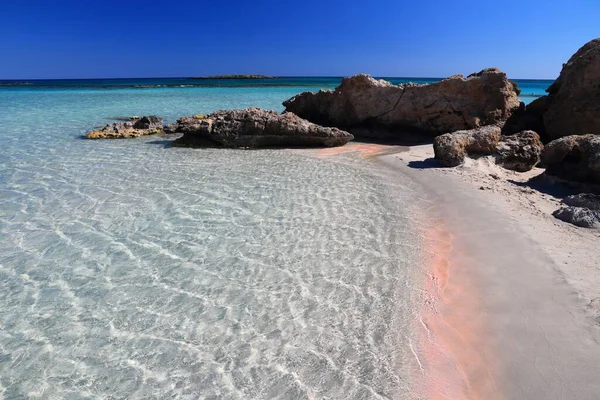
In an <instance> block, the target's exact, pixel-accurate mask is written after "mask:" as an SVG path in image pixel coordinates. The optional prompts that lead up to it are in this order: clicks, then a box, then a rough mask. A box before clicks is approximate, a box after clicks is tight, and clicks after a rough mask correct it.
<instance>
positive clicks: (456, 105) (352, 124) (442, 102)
mask: <svg viewBox="0 0 600 400" xmlns="http://www.w3.org/2000/svg"><path fill="white" fill-rule="evenodd" d="M519 104H520V102H519V88H518V87H517V85H516V84H515V83H513V82H511V81H509V80H508V79H507V77H506V74H505V73H503V72H501V71H500V70H498V69H495V68H490V69H485V70H483V71H481V72H479V73H477V74H473V75H469V76H468V77H467V78H466V79H465V78H464V77H463V76H462V75H455V76H452V77H450V78H447V79H444V80H442V81H440V82H436V83H432V84H428V85H417V84H402V85H392V84H391V83H389V82H387V81H384V80H376V79H373V78H372V77H371V76H369V75H365V74H359V75H355V76H352V77H349V78H345V79H344V80H343V81H342V83H341V85H340V86H338V87H337V88H336V89H335V91H319V92H316V93H311V92H305V93H301V94H299V95H296V96H294V97H292V98H291V99H289V100H287V101H285V102H284V103H283V105H284V106H285V108H286V111H289V112H293V113H294V114H297V115H298V116H300V117H302V118H306V119H307V120H309V121H311V122H314V123H316V124H320V125H324V126H335V127H338V128H341V129H345V130H348V131H350V132H352V133H355V134H356V135H360V136H374V137H394V136H395V135H398V134H399V132H402V131H407V130H409V131H420V132H425V133H431V134H442V133H446V132H453V131H457V130H468V129H474V128H478V127H480V126H484V125H492V124H500V123H502V122H504V121H505V120H506V119H507V118H509V117H510V116H511V114H512V113H513V111H515V110H517V109H518V108H519Z"/></svg>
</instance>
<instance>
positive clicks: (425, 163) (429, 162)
mask: <svg viewBox="0 0 600 400" xmlns="http://www.w3.org/2000/svg"><path fill="white" fill-rule="evenodd" d="M408 166H409V167H410V168H415V169H429V168H443V167H442V166H441V165H440V164H439V163H438V162H437V160H436V159H435V158H433V157H429V158H426V159H425V160H418V161H409V162H408Z"/></svg>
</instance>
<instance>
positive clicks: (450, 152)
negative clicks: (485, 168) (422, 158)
mask: <svg viewBox="0 0 600 400" xmlns="http://www.w3.org/2000/svg"><path fill="white" fill-rule="evenodd" d="M500 132H501V128H500V127H497V126H494V125H488V126H483V127H481V128H477V129H471V130H468V131H456V132H452V133H445V134H443V135H440V136H437V137H436V138H435V139H434V140H433V150H434V153H435V159H436V160H438V162H439V163H440V165H442V166H444V167H456V166H458V165H460V164H462V163H463V162H464V160H465V158H466V157H467V156H471V157H480V156H490V155H493V156H494V159H495V162H496V164H498V165H500V166H502V167H504V168H506V169H511V170H514V171H518V172H525V171H529V170H531V169H532V168H533V167H535V166H536V165H537V164H538V163H539V162H540V157H541V154H542V150H543V149H544V145H543V144H542V142H541V141H540V137H539V136H538V134H537V133H535V132H533V131H523V132H519V133H517V134H514V135H510V136H502V135H501V134H500Z"/></svg>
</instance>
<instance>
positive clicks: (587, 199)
mask: <svg viewBox="0 0 600 400" xmlns="http://www.w3.org/2000/svg"><path fill="white" fill-rule="evenodd" d="M562 202H563V203H564V204H566V205H568V206H572V207H583V208H589V209H590V210H594V211H600V195H597V194H592V193H580V194H575V195H572V196H567V197H565V198H564V199H563V201H562Z"/></svg>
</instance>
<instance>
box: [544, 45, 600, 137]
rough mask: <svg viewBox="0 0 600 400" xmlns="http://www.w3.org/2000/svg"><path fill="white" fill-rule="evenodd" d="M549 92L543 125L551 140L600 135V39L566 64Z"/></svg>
mask: <svg viewBox="0 0 600 400" xmlns="http://www.w3.org/2000/svg"><path fill="white" fill-rule="evenodd" d="M547 91H548V109H547V111H546V112H545V113H544V125H545V127H546V132H547V134H548V135H549V136H550V138H552V139H556V138H559V137H563V136H567V135H581V134H588V133H594V134H600V39H594V40H592V41H591V42H589V43H587V44H586V45H584V46H583V47H582V48H580V49H579V50H578V51H577V52H576V53H575V54H574V55H573V56H572V57H571V58H570V59H569V61H567V63H566V64H563V68H562V71H561V72H560V76H559V77H558V79H557V80H556V81H555V82H554V84H552V86H550V87H549V88H548V90H547Z"/></svg>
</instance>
